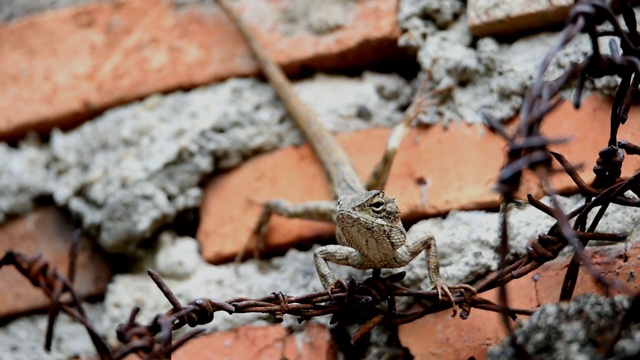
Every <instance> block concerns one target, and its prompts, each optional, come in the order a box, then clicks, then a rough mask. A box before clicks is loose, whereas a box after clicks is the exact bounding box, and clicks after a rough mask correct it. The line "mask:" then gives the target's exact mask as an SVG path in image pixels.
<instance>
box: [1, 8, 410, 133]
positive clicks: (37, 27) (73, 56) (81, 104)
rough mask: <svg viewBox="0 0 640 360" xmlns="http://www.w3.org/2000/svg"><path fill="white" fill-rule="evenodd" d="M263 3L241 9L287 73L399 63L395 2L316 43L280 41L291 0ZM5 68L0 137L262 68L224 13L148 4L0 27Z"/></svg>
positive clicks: (304, 38)
mask: <svg viewBox="0 0 640 360" xmlns="http://www.w3.org/2000/svg"><path fill="white" fill-rule="evenodd" d="M261 1H262V2H263V3H264V4H259V5H258V4H255V2H253V0H252V2H251V6H249V1H248V0H245V1H244V2H243V4H238V5H237V6H238V7H239V8H240V7H242V8H243V9H244V11H243V12H244V15H245V18H246V19H247V21H248V22H249V24H250V26H251V27H253V28H254V29H255V30H256V32H257V36H258V37H259V38H260V40H261V42H262V43H263V44H264V45H265V47H266V48H267V52H269V53H270V55H271V56H272V58H273V59H275V60H276V61H277V62H278V63H279V64H281V65H282V66H284V67H285V69H287V70H289V71H292V72H295V71H297V70H298V69H299V68H300V66H303V65H304V66H306V67H315V68H319V69H330V68H335V67H341V68H344V67H350V66H365V65H367V64H371V63H375V62H379V61H382V60H388V59H390V58H393V57H395V56H398V51H393V49H397V46H396V40H397V38H398V35H399V30H398V27H397V25H396V6H397V4H396V3H397V1H396V0H371V1H366V2H359V3H357V5H356V7H355V10H354V14H353V18H352V20H351V21H350V22H349V23H348V25H346V26H344V27H342V28H339V29H337V30H335V31H333V32H330V33H326V34H323V35H318V36H312V35H311V34H309V33H300V34H296V35H292V36H285V35H282V34H281V33H280V32H279V31H280V30H281V29H280V28H279V26H280V25H281V24H279V23H278V22H277V21H275V20H272V19H277V16H280V15H279V13H280V12H282V9H283V8H284V7H285V6H290V0H279V1H267V0H261ZM253 6H255V8H260V9H261V10H260V12H256V11H253V12H252V11H251V9H252V8H253ZM265 9H269V10H265ZM0 64H2V66H0V79H3V80H2V82H0V139H7V138H17V137H21V136H23V135H24V134H25V133H26V132H27V131H29V130H36V131H41V132H47V131H49V130H50V129H52V128H54V127H63V128H66V127H70V126H73V125H77V124H79V123H80V122H81V121H82V120H83V119H86V118H87V117H88V116H91V115H93V114H96V113H97V112H99V111H102V110H104V109H107V108H109V107H112V106H114V105H117V104H122V103H125V102H129V101H132V100H135V99H139V98H142V97H145V96H147V95H149V94H152V93H156V92H167V91H171V90H175V89H180V88H191V87H194V86H198V85H201V84H206V83H209V82H212V81H216V80H221V79H225V78H228V77H231V76H245V75H250V74H255V73H257V71H258V69H257V66H256V64H255V62H254V61H253V58H252V56H251V55H250V53H249V52H248V49H246V48H245V45H244V42H243V41H242V40H241V38H240V35H239V34H238V33H237V31H236V29H235V28H234V27H233V26H232V25H231V23H230V22H229V21H228V19H227V18H226V17H225V16H224V14H223V13H222V12H221V11H218V10H217V9H216V11H209V10H205V9H203V8H201V7H196V6H186V7H184V8H180V9H175V8H174V7H173V5H172V2H171V1H147V0H121V1H114V2H100V3H94V4H88V5H82V6H76V7H71V8H66V9H62V10H57V11H51V12H47V13H41V14H38V15H34V16H31V17H27V18H24V19H21V20H18V21H15V22H12V23H9V24H6V25H0Z"/></svg>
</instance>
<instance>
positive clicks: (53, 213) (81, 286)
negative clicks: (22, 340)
mask: <svg viewBox="0 0 640 360" xmlns="http://www.w3.org/2000/svg"><path fill="white" fill-rule="evenodd" d="M74 230H75V227H74V226H73V225H72V224H71V223H70V222H69V220H68V219H67V218H66V217H65V216H64V215H63V214H62V213H61V212H60V210H58V209H56V208H54V207H44V208H39V209H36V210H34V211H33V212H31V213H29V214H27V215H25V216H23V217H20V218H16V219H13V220H11V221H9V222H7V223H5V224H3V225H0V255H2V256H4V254H5V252H6V251H7V250H9V249H13V250H14V251H20V252H24V253H26V254H28V255H35V254H37V253H40V254H42V257H43V258H44V259H45V260H47V261H48V262H49V263H50V264H51V265H52V266H55V267H56V268H57V269H58V271H59V272H60V273H62V274H65V275H66V274H67V269H68V263H69V260H68V254H69V244H70V242H71V234H72V233H73V231H74ZM76 266H77V268H76V279H75V282H74V288H75V290H76V293H77V294H78V296H79V297H80V298H86V297H88V296H99V295H103V294H104V293H105V291H106V288H107V284H108V283H109V280H110V279H111V270H110V268H109V266H108V264H107V262H106V261H105V259H104V257H103V255H102V253H101V252H100V251H99V250H98V249H97V247H96V246H95V243H94V242H93V241H92V239H89V238H87V237H84V238H83V239H82V240H81V242H80V249H79V254H78V260H77V264H76ZM48 305H49V300H48V298H47V297H46V296H45V295H44V294H43V292H42V291H41V290H40V289H39V288H35V287H34V286H33V285H31V283H30V282H29V280H28V279H26V278H25V277H24V276H22V275H21V274H20V273H19V272H18V271H17V270H16V269H15V268H14V267H13V266H5V267H2V268H1V269H0V318H4V317H7V316H15V315H19V314H23V313H26V312H30V311H35V310H40V309H44V308H46V307H48Z"/></svg>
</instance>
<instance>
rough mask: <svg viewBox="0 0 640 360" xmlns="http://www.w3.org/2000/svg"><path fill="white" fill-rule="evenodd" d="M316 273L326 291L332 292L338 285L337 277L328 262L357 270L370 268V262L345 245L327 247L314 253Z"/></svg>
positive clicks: (320, 248)
mask: <svg viewBox="0 0 640 360" xmlns="http://www.w3.org/2000/svg"><path fill="white" fill-rule="evenodd" d="M313 260H314V262H315V264H316V272H317V273H318V276H319V277H320V282H321V283H322V286H323V287H324V288H325V290H329V291H331V289H332V288H333V286H334V285H335V284H336V281H337V279H336V276H335V275H334V274H333V271H331V268H329V263H328V261H331V262H332V263H334V264H338V265H347V266H351V267H353V268H356V269H368V268H370V264H369V262H368V261H367V260H366V259H365V258H364V257H362V254H360V253H359V252H358V251H357V250H356V249H353V248H350V247H348V246H343V245H325V246H322V247H319V248H318V249H316V251H315V252H314V253H313Z"/></svg>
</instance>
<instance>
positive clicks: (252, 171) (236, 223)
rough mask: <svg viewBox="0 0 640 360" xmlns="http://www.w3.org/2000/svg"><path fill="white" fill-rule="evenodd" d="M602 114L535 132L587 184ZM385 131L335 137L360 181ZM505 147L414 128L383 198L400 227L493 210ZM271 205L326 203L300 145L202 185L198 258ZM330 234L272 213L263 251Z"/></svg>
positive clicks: (603, 132)
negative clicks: (391, 201) (455, 212)
mask: <svg viewBox="0 0 640 360" xmlns="http://www.w3.org/2000/svg"><path fill="white" fill-rule="evenodd" d="M610 109H611V101H610V100H608V99H604V98H601V97H599V96H597V95H594V96H591V97H589V98H587V99H586V100H585V101H584V103H583V105H582V107H581V109H580V110H577V111H576V110H575V109H573V106H572V105H571V104H569V103H564V104H562V105H561V106H560V107H559V108H558V109H556V110H555V111H554V112H553V113H552V114H550V115H549V116H548V118H547V119H545V121H544V125H543V133H545V134H547V135H548V136H550V137H565V136H568V135H571V136H573V139H572V141H571V142H570V143H568V144H565V145H558V146H554V147H553V149H555V150H556V151H559V152H561V153H562V154H564V155H565V156H566V157H567V158H568V159H569V161H570V162H572V163H574V164H579V163H584V164H585V166H584V167H583V168H582V169H581V170H580V174H581V175H582V176H583V177H584V178H585V180H586V181H588V182H589V181H591V180H592V179H593V173H592V171H591V168H592V166H593V164H595V160H596V158H597V156H598V151H599V150H600V148H601V147H605V146H606V142H607V139H608V131H609V130H608V129H609V111H610ZM638 120H640V112H638V110H636V109H633V110H632V111H631V114H630V119H629V121H628V122H627V124H625V125H624V126H622V127H621V129H620V138H621V139H637V138H640V121H638ZM388 133H389V130H386V129H374V130H368V131H361V132H355V133H349V134H342V135H338V136H337V138H338V141H339V142H340V144H341V145H342V146H343V147H344V148H345V150H346V152H347V153H348V154H349V156H350V157H351V159H352V160H353V162H354V164H355V166H356V169H357V170H358V173H359V174H360V176H361V177H362V178H366V176H368V174H369V172H370V171H371V169H372V168H373V166H374V164H375V163H376V162H377V161H378V159H379V157H380V156H381V154H382V152H383V148H384V146H385V141H386V137H387V135H388ZM504 150H505V142H504V140H502V139H501V138H499V137H498V136H497V135H495V134H493V133H490V132H489V131H488V130H487V129H486V128H484V127H482V126H469V125H465V124H452V125H451V126H449V129H447V130H445V129H443V128H442V127H441V126H432V127H428V128H418V129H413V130H412V132H411V133H410V134H409V135H408V136H407V138H406V139H405V140H404V142H403V144H402V146H401V148H400V150H399V152H398V156H397V158H396V161H395V163H394V166H393V169H392V171H391V175H390V178H389V184H388V186H387V193H388V194H389V195H390V196H394V197H396V198H397V202H398V205H399V207H400V209H401V210H402V215H403V219H405V220H415V219H419V218H424V217H428V216H434V215H442V214H445V213H446V212H448V211H450V210H452V209H463V210H471V209H483V208H495V207H497V206H498V204H499V197H498V195H497V194H495V193H493V192H492V190H491V189H492V187H493V186H494V184H495V181H496V177H497V174H498V170H499V169H500V167H501V166H502V164H503V161H504ZM453 164H455V165H453ZM555 166H557V163H556V164H555ZM638 167H640V159H638V157H637V156H634V157H627V160H626V161H625V164H624V166H623V175H624V176H627V177H628V176H630V175H631V174H633V173H634V171H635V170H636V169H637V168H638ZM420 178H424V179H426V181H427V205H426V206H423V204H422V203H421V199H422V195H421V187H420V185H419V184H418V182H417V181H418V179H420ZM526 179H527V181H526V182H524V185H523V188H522V191H521V193H522V194H523V196H524V194H526V193H532V194H534V196H536V197H540V196H542V192H541V189H540V186H539V185H538V182H537V180H536V179H534V178H533V176H532V175H531V174H529V175H528V176H527V177H526ZM552 183H553V185H554V186H555V187H556V188H558V189H560V190H561V191H564V192H570V191H575V186H574V185H573V183H572V181H571V180H570V179H569V177H568V176H566V175H564V174H562V175H557V176H555V177H554V179H553V181H552ZM275 198H283V199H286V200H288V201H291V202H292V203H302V202H305V201H309V200H322V199H330V198H331V194H330V192H329V189H328V185H327V181H326V179H325V176H324V172H323V171H322V169H321V167H320V165H319V164H318V162H317V160H316V159H315V157H314V155H313V154H312V152H311V149H310V148H309V147H308V146H306V145H304V146H300V147H290V148H286V149H283V150H280V151H276V152H273V153H270V154H265V155H262V156H258V157H256V158H254V159H252V160H250V161H248V162H247V163H246V164H244V165H242V166H240V167H239V168H236V169H235V170H233V171H230V172H229V173H226V174H224V175H220V176H218V177H216V178H214V179H213V180H211V181H210V182H209V183H208V184H207V185H206V188H205V195H204V200H203V203H202V207H201V221H200V227H199V229H198V233H197V239H198V240H199V241H200V242H201V244H202V250H203V255H204V257H205V259H206V260H207V261H210V262H214V263H219V262H223V261H227V260H229V259H231V258H232V257H233V256H235V254H236V253H237V252H238V251H239V250H240V249H241V248H242V246H244V243H245V242H246V240H247V239H248V238H249V235H250V233H251V230H252V228H253V226H254V225H255V223H256V221H257V219H258V216H259V214H260V211H261V207H260V206H259V205H258V204H256V201H258V202H264V201H267V200H269V199H275ZM331 236H333V225H328V224H322V223H318V222H313V221H306V220H299V219H284V218H281V217H277V216H276V217H274V218H273V220H272V222H271V225H270V227H269V233H268V236H267V245H268V248H270V249H285V248H288V247H291V246H293V245H294V244H296V243H300V242H310V241H312V240H313V239H316V238H319V237H320V238H321V237H331Z"/></svg>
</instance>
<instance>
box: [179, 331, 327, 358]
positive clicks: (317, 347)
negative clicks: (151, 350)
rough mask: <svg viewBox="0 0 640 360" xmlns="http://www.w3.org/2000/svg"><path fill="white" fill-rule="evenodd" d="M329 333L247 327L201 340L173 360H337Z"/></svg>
mask: <svg viewBox="0 0 640 360" xmlns="http://www.w3.org/2000/svg"><path fill="white" fill-rule="evenodd" d="M335 358H336V346H335V344H334V343H333V341H332V339H331V334H330V333H329V330H328V329H327V328H325V327H324V326H322V325H318V324H311V323H310V324H308V325H307V327H306V328H305V330H304V332H302V333H293V334H290V333H289V332H288V331H287V330H286V329H285V328H284V327H283V326H282V325H270V326H260V327H256V326H243V327H240V328H237V329H234V330H232V331H224V332H216V333H212V334H208V335H204V336H200V337H198V338H196V339H194V340H191V341H189V342H187V343H186V344H185V345H184V346H183V347H181V348H180V349H178V350H177V351H176V352H175V353H174V354H173V356H172V359H177V360H181V359H211V360H214V359H311V360H313V359H318V360H320V359H322V360H324V359H335Z"/></svg>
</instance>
